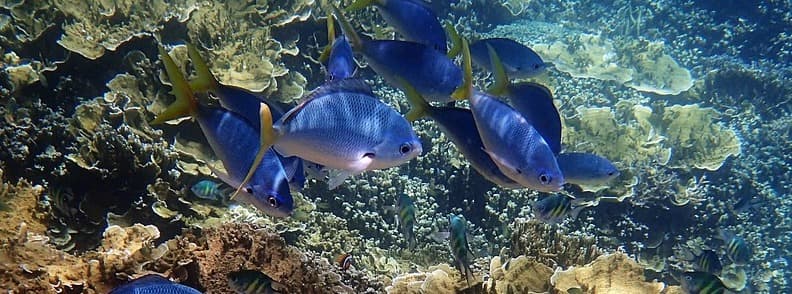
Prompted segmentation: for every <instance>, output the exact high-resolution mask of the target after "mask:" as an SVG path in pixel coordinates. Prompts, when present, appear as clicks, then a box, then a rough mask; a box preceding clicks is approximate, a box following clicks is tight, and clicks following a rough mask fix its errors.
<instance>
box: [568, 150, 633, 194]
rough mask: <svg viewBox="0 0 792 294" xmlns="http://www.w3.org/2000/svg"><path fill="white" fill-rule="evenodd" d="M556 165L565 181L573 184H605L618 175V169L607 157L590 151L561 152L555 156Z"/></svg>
mask: <svg viewBox="0 0 792 294" xmlns="http://www.w3.org/2000/svg"><path fill="white" fill-rule="evenodd" d="M556 161H557V162H558V167H560V168H561V173H563V174H564V180H565V181H566V182H567V183H570V184H575V185H588V186H595V185H605V184H607V183H608V182H610V181H611V180H613V179H614V178H616V177H618V176H619V174H620V173H619V169H617V168H616V166H614V165H613V163H611V162H610V161H609V160H608V159H607V158H604V157H602V156H599V155H596V154H591V153H578V152H570V153H561V154H558V156H556Z"/></svg>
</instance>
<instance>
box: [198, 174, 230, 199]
mask: <svg viewBox="0 0 792 294" xmlns="http://www.w3.org/2000/svg"><path fill="white" fill-rule="evenodd" d="M220 185H221V184H220V183H216V182H214V181H210V180H201V181H199V182H197V183H195V184H194V185H193V186H192V187H190V191H192V192H193V194H195V196H197V197H198V198H201V199H206V200H211V201H217V202H220V203H225V201H226V198H227V196H228V195H229V194H230V191H225V190H224V189H222V188H221V187H220Z"/></svg>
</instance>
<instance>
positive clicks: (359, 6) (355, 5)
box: [344, 0, 376, 12]
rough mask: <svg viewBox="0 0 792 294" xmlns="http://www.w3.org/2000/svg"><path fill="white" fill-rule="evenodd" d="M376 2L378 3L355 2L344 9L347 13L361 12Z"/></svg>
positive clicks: (367, 0) (365, 0)
mask: <svg viewBox="0 0 792 294" xmlns="http://www.w3.org/2000/svg"><path fill="white" fill-rule="evenodd" d="M374 2H376V0H356V1H355V2H352V4H350V5H349V6H347V8H344V10H346V11H347V12H351V11H355V10H360V9H363V8H366V7H368V6H370V5H372V4H374Z"/></svg>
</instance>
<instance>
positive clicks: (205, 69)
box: [187, 43, 220, 92]
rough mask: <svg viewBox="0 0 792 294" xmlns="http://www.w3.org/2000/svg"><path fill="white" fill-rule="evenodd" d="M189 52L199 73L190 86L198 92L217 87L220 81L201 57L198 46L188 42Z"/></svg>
mask: <svg viewBox="0 0 792 294" xmlns="http://www.w3.org/2000/svg"><path fill="white" fill-rule="evenodd" d="M187 54H188V55H189V56H190V61H192V64H193V68H195V72H196V73H197V74H198V77H197V78H196V79H195V80H192V81H190V88H192V89H193V91H196V92H205V91H211V90H214V89H217V86H218V85H219V84H220V83H219V82H218V81H217V78H215V76H214V75H213V74H212V72H211V71H210V70H209V66H207V65H206V61H205V60H204V59H203V58H202V57H201V53H200V52H198V48H197V47H195V45H193V44H190V43H187Z"/></svg>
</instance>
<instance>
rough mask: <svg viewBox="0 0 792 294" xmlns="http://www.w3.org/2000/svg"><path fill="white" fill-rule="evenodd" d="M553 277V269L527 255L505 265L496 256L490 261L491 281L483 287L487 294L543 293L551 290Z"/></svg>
mask: <svg viewBox="0 0 792 294" xmlns="http://www.w3.org/2000/svg"><path fill="white" fill-rule="evenodd" d="M551 275H553V269H551V268H550V267H548V266H546V265H544V264H541V263H539V262H537V261H536V260H534V259H533V258H530V257H527V256H525V255H520V256H518V257H517V258H511V259H508V260H506V262H505V263H502V261H501V258H500V256H496V257H493V258H492V260H491V261H490V279H489V280H487V281H485V282H484V285H483V287H484V291H485V292H486V293H534V292H535V293H542V292H546V291H547V290H548V289H549V288H550V276H551Z"/></svg>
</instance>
